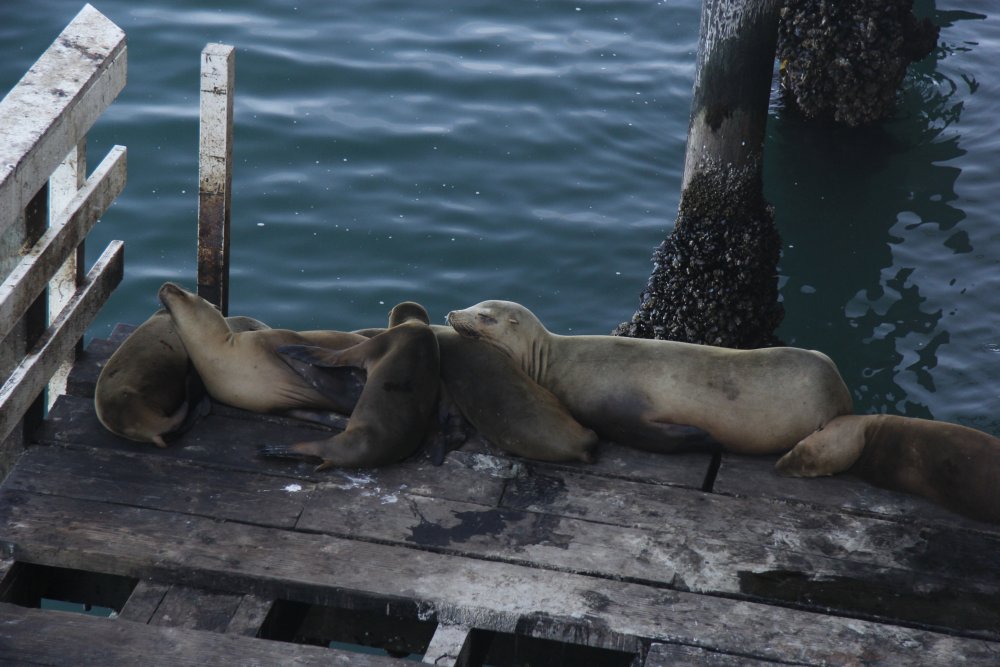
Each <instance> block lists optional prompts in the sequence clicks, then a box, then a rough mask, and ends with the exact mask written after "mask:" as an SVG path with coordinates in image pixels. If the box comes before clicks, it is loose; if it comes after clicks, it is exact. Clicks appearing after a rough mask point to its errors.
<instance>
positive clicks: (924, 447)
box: [775, 415, 1000, 522]
mask: <svg viewBox="0 0 1000 667" xmlns="http://www.w3.org/2000/svg"><path fill="white" fill-rule="evenodd" d="M775 468H776V470H777V471H778V473H779V474H782V475H786V476H789V477H818V476H821V475H833V474H835V473H838V472H844V471H847V472H850V473H852V474H854V475H857V476H858V477H861V478H862V479H864V480H865V481H868V482H870V483H872V484H874V485H875V486H881V487H883V488H886V489H891V490H893V491H903V492H905V493H912V494H916V495H918V496H923V497H925V498H927V499H929V500H932V501H934V502H936V503H938V504H940V505H943V506H945V507H947V508H949V509H951V510H953V511H956V512H959V513H961V514H965V515H967V516H971V517H972V518H974V519H980V520H985V521H993V522H1000V484H998V480H1000V439H998V438H995V437H994V436H992V435H989V434H988V433H983V432H982V431H977V430H976V429H973V428H968V427H966V426H960V425H958V424H949V423H948V422H937V421H932V420H928V419H917V418H914V417H900V416H896V415H844V416H841V417H837V418H835V419H832V420H831V421H830V422H829V423H827V424H826V426H824V427H823V428H822V429H821V430H818V431H816V432H815V433H813V434H812V435H810V436H808V437H806V438H804V439H803V440H802V441H801V442H800V443H799V444H797V445H796V446H795V447H794V448H793V449H792V451H790V452H788V453H787V454H785V455H784V456H783V457H781V458H780V459H778V462H777V464H775Z"/></svg>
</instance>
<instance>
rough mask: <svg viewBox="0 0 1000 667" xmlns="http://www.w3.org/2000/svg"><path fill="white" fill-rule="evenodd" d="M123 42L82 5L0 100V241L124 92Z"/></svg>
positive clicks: (113, 27)
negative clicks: (1, 130) (0, 139)
mask: <svg viewBox="0 0 1000 667" xmlns="http://www.w3.org/2000/svg"><path fill="white" fill-rule="evenodd" d="M125 43H126V39H125V33H124V32H123V31H122V30H121V29H120V28H119V27H118V26H116V25H115V24H114V23H112V22H111V21H109V20H108V19H107V18H106V17H105V16H104V15H103V14H101V13H100V12H99V11H97V10H96V9H94V8H93V7H91V6H90V5H85V6H84V8H83V9H81V10H80V13H79V14H77V15H76V17H75V18H74V19H73V20H72V21H71V22H70V23H69V25H67V26H66V28H65V29H64V30H63V31H62V32H61V33H60V34H59V36H58V37H56V39H55V41H54V42H53V43H52V45H51V46H50V47H49V48H48V49H47V50H46V51H45V53H43V54H42V56H41V57H40V58H39V59H38V60H37V61H36V62H35V64H34V65H32V67H31V69H29V70H28V72H27V73H26V74H25V75H24V76H23V77H22V78H21V80H20V81H19V82H18V84H17V85H16V86H15V87H14V88H13V89H12V90H11V91H10V92H9V93H8V94H7V96H6V97H4V98H3V100H2V101H0V126H2V127H3V128H4V141H3V142H2V144H0V236H2V235H3V233H4V232H5V231H6V230H7V229H8V228H9V227H10V226H11V225H12V224H13V223H14V221H15V220H16V219H17V217H18V215H19V212H20V211H21V210H23V209H24V207H25V206H26V205H27V203H28V201H29V200H30V199H31V198H32V197H33V196H34V195H35V193H37V192H38V191H39V190H40V189H41V188H42V186H43V185H44V184H45V182H46V181H47V180H48V179H49V176H50V175H51V174H52V172H53V171H54V170H55V169H56V167H57V166H58V165H59V163H60V162H62V161H63V159H64V158H65V157H66V155H67V154H68V153H69V152H70V150H72V149H73V147H74V146H76V145H77V144H78V142H79V141H80V140H81V139H82V138H83V136H84V135H85V134H86V133H87V131H88V130H89V129H90V127H91V126H92V125H93V124H94V121H96V120H97V118H98V117H99V116H100V115H101V113H102V112H103V111H104V110H105V109H106V108H107V107H108V105H110V104H111V102H112V101H113V100H114V99H115V97H117V95H118V93H119V92H120V91H121V90H122V88H123V87H124V85H125V72H126V48H125Z"/></svg>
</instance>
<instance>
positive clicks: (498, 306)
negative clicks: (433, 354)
mask: <svg viewBox="0 0 1000 667" xmlns="http://www.w3.org/2000/svg"><path fill="white" fill-rule="evenodd" d="M448 324H450V325H451V326H452V328H453V329H454V330H455V331H457V332H458V333H460V334H461V335H462V336H464V337H466V338H480V339H483V340H485V341H487V342H489V343H492V344H493V345H496V346H497V347H500V348H502V349H504V350H506V351H507V352H508V353H512V352H513V350H514V349H515V348H517V347H519V341H528V340H530V339H533V338H535V337H537V336H540V335H544V334H546V333H547V332H546V331H545V327H543V326H542V323H541V322H539V321H538V318H537V317H535V316H534V314H532V312H531V311H530V310H528V309H527V308H525V307H524V306H522V305H521V304H519V303H514V302H513V301H483V302H481V303H477V304H476V305H474V306H469V307H468V308H466V309H464V310H453V311H451V312H450V313H448Z"/></svg>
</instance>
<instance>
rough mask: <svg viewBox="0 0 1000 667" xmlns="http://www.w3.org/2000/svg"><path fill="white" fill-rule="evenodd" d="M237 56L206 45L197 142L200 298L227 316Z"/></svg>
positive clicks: (228, 49)
mask: <svg viewBox="0 0 1000 667" xmlns="http://www.w3.org/2000/svg"><path fill="white" fill-rule="evenodd" d="M235 79H236V52H235V49H234V48H233V47H232V46H229V45H226V44H208V45H207V46H206V47H205V48H204V49H203V50H202V52H201V106H200V114H201V126H200V127H201V131H200V133H199V138H198V294H199V295H200V296H201V297H202V298H204V299H207V300H208V301H210V302H212V303H214V304H215V305H217V306H218V307H219V309H220V310H221V311H222V314H223V315H226V314H228V311H229V221H230V204H231V201H232V188H231V186H232V180H233V167H232V165H233V84H234V82H235Z"/></svg>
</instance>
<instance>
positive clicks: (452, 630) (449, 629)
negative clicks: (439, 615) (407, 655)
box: [422, 623, 471, 667]
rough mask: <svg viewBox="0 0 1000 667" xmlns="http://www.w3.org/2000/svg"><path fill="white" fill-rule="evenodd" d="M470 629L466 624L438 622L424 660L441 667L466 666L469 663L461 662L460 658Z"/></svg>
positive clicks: (426, 662)
mask: <svg viewBox="0 0 1000 667" xmlns="http://www.w3.org/2000/svg"><path fill="white" fill-rule="evenodd" d="M470 630H471V628H467V627H465V626H464V625H447V624H445V623H440V624H438V626H437V629H436V630H435V631H434V636H433V637H432V638H431V643H430V644H429V645H428V646H427V651H426V652H425V653H424V659H423V660H422V662H423V663H425V664H430V665H438V666H439V667H466V665H467V664H468V663H465V661H463V662H462V663H459V658H460V657H461V655H462V647H463V646H465V642H466V640H467V639H468V637H469V631H470Z"/></svg>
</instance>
